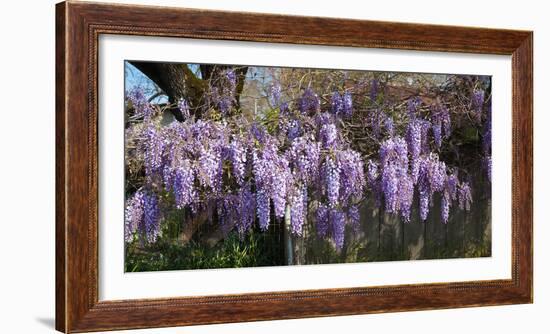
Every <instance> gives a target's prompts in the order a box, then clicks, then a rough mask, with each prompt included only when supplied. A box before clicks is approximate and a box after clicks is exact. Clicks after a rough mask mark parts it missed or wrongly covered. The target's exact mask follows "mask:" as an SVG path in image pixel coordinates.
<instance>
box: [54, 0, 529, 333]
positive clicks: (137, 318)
mask: <svg viewBox="0 0 550 334" xmlns="http://www.w3.org/2000/svg"><path fill="white" fill-rule="evenodd" d="M101 34H124V35H141V36H168V37H184V38H205V39H219V40H241V41H251V42H273V43H295V44H296V43H298V44H316V45H332V46H348V47H366V48H389V49H405V50H422V51H443V52H469V53H487V54H503V55H511V56H512V86H513V92H512V96H513V99H512V101H511V103H512V112H513V117H512V118H513V120H512V122H513V124H512V127H513V131H512V132H513V138H512V141H513V145H512V146H513V161H512V162H511V163H512V174H513V176H512V178H513V180H512V196H513V198H512V208H509V209H510V210H512V224H513V227H512V242H513V244H512V251H513V256H512V263H511V264H510V265H511V266H512V278H511V279H509V280H493V281H475V282H459V283H441V284H417V285H400V286H385V287H357V288H350V289H326V290H305V291H291V292H271V293H257V294H242V295H224V296H212V297H182V298H166V299H147V300H126V301H99V300H98V295H97V291H98V287H97V283H98V276H97V275H98V273H97V264H98V263H97V261H98V258H97V251H98V250H97V238H98V234H97V211H98V207H97V202H98V201H97V199H98V188H97V186H98V185H97V152H98V151H97V112H98V111H97V88H98V87H97V57H98V53H97V43H98V37H99V36H100V35H101ZM532 48H533V39H532V32H528V31H514V30H499V29H483V28H465V27H450V26H436V25H421V24H407V23H393V22H375V21H358V20H344V19H329V18H316V17H298V16H282V15H268V14H253V13H229V12H219V11H203V10H195V9H193V10H190V9H181V8H166V7H144V6H128V5H112V4H98V3H84V2H72V1H69V2H64V3H60V4H58V5H57V8H56V66H57V68H56V73H57V75H56V328H57V329H58V330H59V331H63V332H67V333H68V332H83V331H97V330H112V329H127V328H147V327H165V326H178V325H194V324H208V323H221V322H237V321H253V320H268V319H287V318H299V317H319V316H330V315H344V314H364V313H379V312H397V311H408V310H426V309H437V308H451V307H470V306H481V305H503V304H514V303H530V302H532V300H533V296H532V282H533V281H532V280H533V259H532V183H533V172H532V169H533V167H532V164H533V143H532V133H533V129H532V127H533V124H532V108H533V96H532V94H533V78H532V76H533V50H532ZM121 223H122V222H121Z"/></svg>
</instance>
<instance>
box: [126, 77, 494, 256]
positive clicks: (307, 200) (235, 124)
mask: <svg viewBox="0 0 550 334" xmlns="http://www.w3.org/2000/svg"><path fill="white" fill-rule="evenodd" d="M235 87H236V75H235V73H234V72H233V71H231V70H228V71H227V72H225V73H224V76H223V78H222V85H221V86H220V85H218V86H216V87H211V94H210V98H211V100H212V101H211V105H213V106H214V108H216V109H217V110H219V111H220V113H221V114H223V115H227V114H229V111H230V110H231V109H232V108H235V101H236V98H235V90H236V88H235ZM378 90H379V82H378V81H377V80H373V81H372V82H371V83H370V94H369V95H368V97H367V98H369V99H370V100H371V103H372V104H373V105H377V104H378V100H379V98H378ZM266 98H267V100H268V101H269V105H270V107H271V108H272V109H273V110H275V111H277V119H276V124H277V126H275V127H273V126H271V127H268V126H266V124H264V123H263V122H262V120H261V117H258V118H257V119H254V120H253V121H252V122H250V121H248V120H247V119H245V118H244V117H243V116H239V115H237V116H232V117H226V118H223V117H222V118H221V119H208V118H205V119H201V118H195V117H194V115H193V114H192V113H191V112H190V108H189V104H188V102H187V101H186V100H184V99H181V100H180V101H179V102H178V103H177V107H178V108H179V110H180V111H181V113H182V115H184V121H183V122H180V121H176V120H174V121H173V122H171V123H170V124H163V123H162V122H160V120H159V119H160V117H155V108H154V106H153V105H151V104H150V103H149V102H148V100H147V98H146V96H145V94H144V93H143V91H141V90H140V89H135V90H133V91H130V92H127V94H126V100H127V103H128V105H131V106H132V108H133V113H134V114H135V115H137V116H141V117H142V118H141V121H140V123H139V124H140V126H139V127H138V126H136V127H135V128H133V129H132V131H134V132H133V133H132V135H131V139H132V140H133V142H134V143H135V152H134V153H133V154H134V155H135V156H136V157H138V158H139V159H140V161H141V162H142V164H143V170H144V182H143V184H141V185H140V186H139V187H138V189H137V190H135V191H134V192H133V193H130V194H128V197H127V202H126V213H125V239H126V241H128V242H130V241H132V240H135V238H138V239H140V240H142V242H148V243H153V242H155V241H156V240H157V238H158V237H159V236H160V235H161V231H162V229H161V226H162V221H163V219H164V218H165V217H163V214H164V212H165V210H163V208H175V209H177V210H191V212H193V213H197V212H199V211H201V210H208V209H215V212H216V213H217V216H218V221H219V223H220V224H222V225H224V226H226V227H227V230H232V229H234V230H236V231H237V232H238V233H239V234H240V235H241V236H244V235H245V234H246V233H248V232H249V231H250V230H251V229H252V228H253V226H254V224H257V225H258V226H259V229H260V230H262V231H265V230H267V229H268V228H269V226H270V224H271V223H272V221H273V220H285V219H289V221H290V227H291V232H292V233H293V234H294V235H296V236H300V235H302V234H303V233H304V229H305V227H306V226H309V224H308V222H312V224H311V226H313V227H314V229H315V232H316V235H317V236H318V237H320V238H328V239H330V240H332V242H333V244H334V246H335V247H336V249H342V248H343V247H344V242H345V235H346V233H345V230H346V226H348V225H349V226H350V227H351V229H352V230H353V231H358V230H359V229H360V227H361V224H362V223H363V221H364V219H365V218H363V220H362V211H361V208H362V207H364V203H365V200H366V199H368V198H371V199H372V200H373V201H374V203H376V205H377V206H379V207H380V208H381V210H384V211H385V212H386V213H387V214H396V215H399V216H400V217H401V219H402V221H403V222H405V223H409V222H410V221H411V216H412V213H413V204H414V203H415V198H417V199H418V200H417V203H418V204H417V205H418V216H419V219H420V221H426V220H427V218H428V214H429V212H430V208H431V207H432V206H433V204H434V198H436V197H438V198H439V201H440V203H441V210H440V213H441V217H440V220H441V222H443V223H447V222H448V221H449V216H450V209H451V208H452V207H453V206H455V205H456V206H457V207H458V208H459V209H461V210H465V211H469V210H470V207H471V204H472V200H473V194H472V188H471V186H470V181H469V180H468V177H467V175H465V174H464V173H462V172H460V171H459V170H458V169H456V168H453V167H450V166H447V164H446V163H445V161H443V160H442V157H441V155H440V152H441V150H442V146H443V143H444V141H445V140H446V139H448V138H450V137H451V135H452V131H453V124H452V117H451V113H450V111H449V109H448V107H447V106H446V105H445V103H444V102H442V101H437V102H435V103H430V104H428V103H426V102H425V101H423V100H422V99H420V98H419V97H418V96H413V97H411V98H409V99H408V101H407V103H406V106H405V109H404V110H403V113H401V114H399V120H400V121H399V125H397V124H396V122H395V120H394V117H395V114H393V115H391V114H389V113H386V112H384V111H383V109H382V108H383V107H375V108H374V110H373V111H372V112H371V113H370V114H369V118H368V119H367V120H366V124H368V126H369V129H370V130H369V131H370V132H371V133H372V134H373V136H374V137H375V138H378V139H379V140H378V147H377V148H376V150H375V152H374V153H373V154H367V153H371V152H367V153H366V152H362V153H361V152H359V151H357V150H354V149H353V145H352V143H351V142H350V141H349V140H348V139H347V138H346V137H345V136H344V134H343V124H345V122H347V120H348V119H349V118H351V117H352V116H353V114H354V109H355V108H356V107H355V108H354V104H355V102H354V100H359V99H360V98H362V97H360V96H354V91H353V89H344V90H338V89H335V90H334V91H332V92H331V93H329V94H321V92H315V91H314V89H313V88H310V87H308V88H305V89H303V90H302V92H301V96H299V97H298V98H297V99H294V100H292V99H288V97H287V96H285V94H284V92H283V91H282V89H281V86H280V85H279V84H278V83H276V82H274V83H273V84H272V85H271V86H270V87H269V90H268V94H267V96H266ZM285 98H286V100H285ZM470 106H471V110H472V117H474V119H475V120H477V121H478V122H481V120H482V118H483V119H484V125H483V133H482V134H481V137H482V140H483V145H482V147H483V155H484V156H483V162H484V166H485V169H486V172H487V176H488V179H489V180H490V175H491V151H490V149H491V143H490V140H491V123H490V103H487V102H486V96H485V92H484V91H483V90H474V91H473V92H472V93H471V102H470ZM484 112H486V114H487V115H488V116H482V115H484ZM382 129H384V131H382ZM414 212H416V211H414Z"/></svg>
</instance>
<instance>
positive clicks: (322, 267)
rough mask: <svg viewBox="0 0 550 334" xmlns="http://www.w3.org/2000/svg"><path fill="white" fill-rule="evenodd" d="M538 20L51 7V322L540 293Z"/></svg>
mask: <svg viewBox="0 0 550 334" xmlns="http://www.w3.org/2000/svg"><path fill="white" fill-rule="evenodd" d="M532 41H533V39H532V32H530V31H515V30H499V29H484V28H472V27H451V26H436V25H421V24H409V23H394V22H376V21H358V20H345V19H333V18H317V17H298V16H281V15H270V14H254V13H238V12H221V11H203V10H196V9H182V8H168V7H146V6H133V5H114V4H98V3H85V2H72V1H66V2H62V3H59V4H58V5H57V7H56V73H57V76H56V152H57V158H56V159H57V161H56V196H57V197H56V328H57V330H59V331H62V332H67V333H68V332H85V331H99V330H118V329H130V328H149V327H166V326H183V325H194V324H212V323H223V322H239V321H255V320H269V319H288V318H301V317H319V316H331V315H350V314H365V313H380V312H396V311H408V310H428V309H442V308H452V307H472V306H486V305H504V304H519V303H531V302H532V300H533V288H532V283H533V282H532V281H533V279H532V277H533V260H532V257H533V254H532V252H533V251H532V187H533V181H532V178H533V173H532V161H533V156H532V152H533V143H532V139H533V138H532V103H533V97H532V94H533V78H532V75H533V53H532V52H533V50H532V48H533V42H532Z"/></svg>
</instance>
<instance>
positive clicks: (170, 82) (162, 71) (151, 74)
mask: <svg viewBox="0 0 550 334" xmlns="http://www.w3.org/2000/svg"><path fill="white" fill-rule="evenodd" d="M130 64H132V65H133V66H135V67H136V68H137V69H138V70H140V71H141V72H142V73H143V74H145V75H146V76H147V77H148V78H149V79H151V81H153V82H154V83H155V84H156V85H157V86H158V87H159V88H160V89H161V90H162V91H163V92H164V93H165V94H166V96H167V97H168V101H169V102H170V104H171V105H172V107H171V108H170V109H169V110H170V112H172V114H174V116H175V117H176V119H177V120H178V121H180V122H181V121H183V120H184V116H183V115H182V114H181V112H180V111H179V109H178V107H177V102H178V101H179V100H180V99H182V98H183V99H185V100H186V101H187V102H188V103H189V108H190V111H191V113H192V114H193V115H195V116H196V117H197V118H200V117H201V113H202V112H204V111H205V110H208V108H209V107H210V106H209V105H208V103H209V101H208V100H207V98H206V97H207V96H208V93H209V89H210V87H209V82H216V81H217V80H215V77H216V76H218V75H220V74H221V73H222V72H223V70H225V69H227V68H230V66H221V65H200V69H201V76H202V78H199V77H197V76H196V75H195V74H194V73H193V72H192V71H191V70H190V69H189V67H188V66H187V64H178V63H157V62H138V61H132V62H130ZM247 71H248V67H239V68H237V69H236V70H235V72H236V74H237V91H236V96H235V100H236V102H237V109H239V97H240V95H241V93H242V90H243V87H244V81H245V76H246V72H247Z"/></svg>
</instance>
